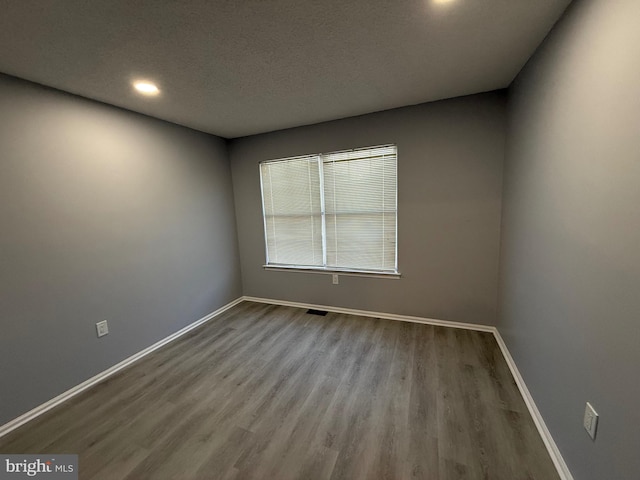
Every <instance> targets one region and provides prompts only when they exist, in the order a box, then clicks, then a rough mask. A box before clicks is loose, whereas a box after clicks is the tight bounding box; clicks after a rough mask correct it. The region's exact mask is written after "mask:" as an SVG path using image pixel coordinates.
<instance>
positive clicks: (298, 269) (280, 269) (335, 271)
mask: <svg viewBox="0 0 640 480" xmlns="http://www.w3.org/2000/svg"><path fill="white" fill-rule="evenodd" d="M262 267H263V268H264V269H265V270H267V271H272V272H296V273H320V274H324V275H344V276H348V277H370V278H390V279H394V280H399V279H400V276H401V275H400V273H397V272H371V271H367V270H340V269H328V268H313V267H285V266H282V265H279V266H275V265H263V266H262Z"/></svg>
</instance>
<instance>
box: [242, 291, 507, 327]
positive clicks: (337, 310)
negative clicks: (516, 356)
mask: <svg viewBox="0 0 640 480" xmlns="http://www.w3.org/2000/svg"><path fill="white" fill-rule="evenodd" d="M242 300H246V301H248V302H258V303H269V304H272V305H284V306H287V307H298V308H312V309H315V310H326V311H327V312H335V313H346V314H349V315H359V316H361V317H374V318H384V319H386V320H398V321H401V322H412V323H424V324H427V325H437V326H439V327H450V328H462V329H465V330H477V331H480V332H491V333H493V331H494V330H495V327H492V326H489V325H480V324H475V323H461V322H451V321H448V320H436V319H433V318H422V317H412V316H409V315H397V314H395V313H383V312H372V311H369V310H355V309H353V308H343V307H332V306H330V305H314V304H312V303H301V302H289V301H287V300H273V299H271V298H259V297H247V296H244V297H242Z"/></svg>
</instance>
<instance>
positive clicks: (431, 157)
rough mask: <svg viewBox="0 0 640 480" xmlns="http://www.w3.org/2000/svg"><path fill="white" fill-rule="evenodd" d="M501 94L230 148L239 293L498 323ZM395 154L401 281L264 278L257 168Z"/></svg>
mask: <svg viewBox="0 0 640 480" xmlns="http://www.w3.org/2000/svg"><path fill="white" fill-rule="evenodd" d="M505 108H506V105H505V95H504V93H503V92H497V93H491V94H483V95H476V96H470V97H463V98H458V99H454V100H446V101H442V102H437V103H430V104H424V105H419V106H415V107H407V108H401V109H397V110H390V111H386V112H381V113H374V114H371V115H365V116H361V117H353V118H348V119H345V120H338V121H333V122H327V123H322V124H318V125H312V126H307V127H300V128H295V129H290V130H283V131H278V132H274V133H268V134H264V135H257V136H251V137H245V138H240V139H236V140H233V141H231V142H230V147H229V150H230V155H231V166H232V174H233V187H234V195H235V204H236V218H237V222H238V236H239V240H240V258H241V265H242V278H243V287H244V294H245V295H250V296H258V297H266V298H272V299H279V300H289V301H299V302H306V303H316V304H324V305H332V306H341V307H349V308H356V309H366V310H374V311H380V312H392V313H398V314H405V315H418V316H425V317H432V318H438V319H444V320H454V321H461V322H471V323H481V324H494V323H495V321H496V308H497V284H498V254H499V237H500V233H499V229H500V214H501V211H500V203H501V192H502V167H503V160H504V143H505V129H506V112H505ZM386 143H395V144H397V145H398V209H399V217H398V235H399V238H398V250H399V256H398V264H399V270H400V272H401V273H402V278H401V279H400V280H391V279H379V278H363V277H348V276H341V277H340V285H332V284H331V277H330V276H328V275H323V274H317V273H292V272H274V271H265V270H264V269H263V268H262V265H263V264H264V262H265V254H264V251H265V249H264V233H263V222H262V207H261V198H260V179H259V169H258V163H259V162H260V161H262V160H269V159H274V158H280V157H286V156H292V155H302V154H308V153H320V152H331V151H335V150H342V149H349V148H356V147H364V146H369V145H379V144H386Z"/></svg>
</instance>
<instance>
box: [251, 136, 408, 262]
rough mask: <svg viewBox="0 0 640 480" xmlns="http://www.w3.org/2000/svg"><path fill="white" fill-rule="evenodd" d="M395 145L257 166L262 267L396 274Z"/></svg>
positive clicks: (265, 163)
mask: <svg viewBox="0 0 640 480" xmlns="http://www.w3.org/2000/svg"><path fill="white" fill-rule="evenodd" d="M396 163H397V153H396V147H395V145H385V146H379V147H369V148H361V149H356V150H349V151H343V152H334V153H327V154H322V155H309V156H304V157H294V158H286V159H281V160H274V161H269V162H263V163H261V165H260V174H261V184H262V202H263V210H264V228H265V239H266V249H267V265H274V266H289V267H296V266H298V267H310V268H319V269H327V270H354V271H372V272H385V273H396V272H397V249H396V241H397V227H396V225H397V173H396Z"/></svg>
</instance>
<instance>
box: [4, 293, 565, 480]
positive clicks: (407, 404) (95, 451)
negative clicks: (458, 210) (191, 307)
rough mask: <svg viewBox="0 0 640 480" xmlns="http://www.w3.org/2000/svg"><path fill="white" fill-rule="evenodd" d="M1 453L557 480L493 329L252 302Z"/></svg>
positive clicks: (180, 468)
mask: <svg viewBox="0 0 640 480" xmlns="http://www.w3.org/2000/svg"><path fill="white" fill-rule="evenodd" d="M0 452H2V453H77V454H79V455H80V478H81V479H83V480H85V479H86V480H89V479H109V480H117V479H130V480H140V479H165V478H172V479H184V480H188V479H220V480H231V479H236V480H239V479H274V480H286V479H305V480H315V479H335V480H337V479H349V480H351V479H390V480H400V479H410V478H412V479H413V478H415V479H419V478H424V479H431V480H438V479H442V480H444V479H473V480H475V479H488V480H501V479H504V480H519V479H523V480H524V479H528V480H532V479H536V480H557V479H558V476H557V473H556V471H555V469H554V467H553V464H552V462H551V459H550V457H549V455H548V454H547V452H546V450H545V448H544V445H543V443H542V440H541V439H540V437H539V435H538V433H537V431H536V429H535V426H534V424H533V422H532V420H531V417H530V416H529V414H528V412H527V409H526V407H525V405H524V402H523V400H522V398H521V397H520V395H519V393H518V390H517V387H516V385H515V383H514V381H513V378H512V376H511V374H510V372H509V369H508V367H507V365H506V363H505V361H504V359H503V358H502V356H501V353H500V350H499V348H498V346H497V344H496V342H495V340H494V338H493V336H492V335H491V334H489V333H480V332H472V331H467V330H461V329H453V328H443V327H434V326H430V325H419V324H412V323H404V322H396V321H391V320H380V319H371V318H364V317H357V316H352V315H343V314H332V313H329V314H328V315H327V316H325V317H322V316H316V315H311V314H308V313H306V311H305V310H302V309H297V308H290V307H278V306H272V305H262V304H256V303H250V302H245V303H242V304H240V305H238V306H236V307H234V308H233V309H231V310H229V311H228V312H226V313H225V314H223V315H221V316H220V317H218V318H216V319H214V320H212V321H210V322H209V323H207V324H206V325H204V326H202V327H200V328H198V329H196V330H193V331H192V332H190V333H189V334H187V335H185V336H184V337H182V338H181V339H179V340H177V341H175V342H173V343H171V344H169V345H167V346H166V347H165V348H163V349H161V350H159V351H157V352H155V353H153V354H151V355H149V356H147V357H145V358H144V359H143V360H141V361H139V362H137V363H136V364H134V365H133V366H131V367H129V368H128V369H126V370H123V371H122V372H120V373H118V374H117V375H115V376H113V377H111V378H109V379H108V380H106V381H104V382H102V383H101V384H99V385H97V386H96V387H94V388H92V389H91V390H88V391H87V392H84V393H83V394H81V395H79V396H77V397H75V398H73V399H72V400H70V401H69V402H67V403H65V404H64V405H61V406H59V407H57V408H56V409H54V410H52V411H50V412H48V413H47V414H45V415H43V416H42V417H39V418H38V419H36V420H34V421H32V422H30V423H29V424H27V425H25V426H23V427H21V428H20V429H18V430H16V431H14V432H12V433H11V434H9V435H8V436H5V437H3V438H0Z"/></svg>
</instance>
